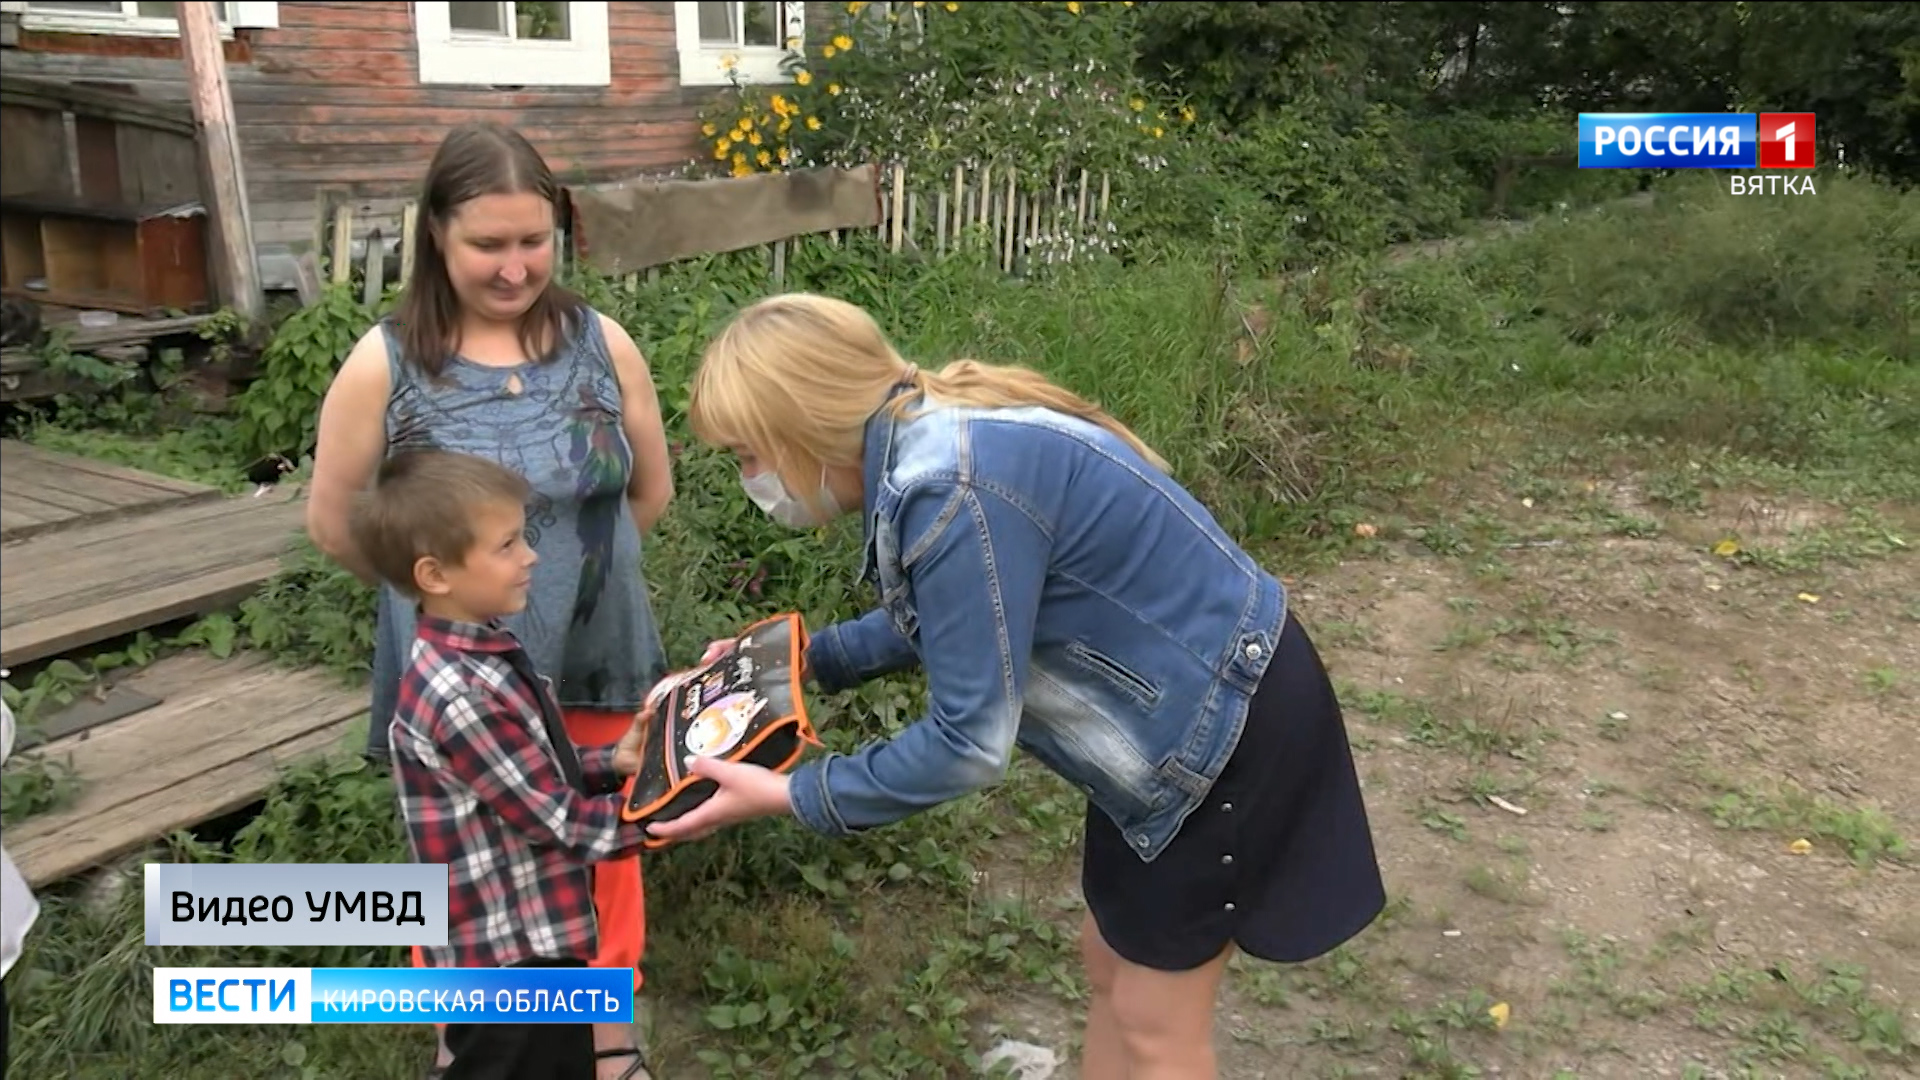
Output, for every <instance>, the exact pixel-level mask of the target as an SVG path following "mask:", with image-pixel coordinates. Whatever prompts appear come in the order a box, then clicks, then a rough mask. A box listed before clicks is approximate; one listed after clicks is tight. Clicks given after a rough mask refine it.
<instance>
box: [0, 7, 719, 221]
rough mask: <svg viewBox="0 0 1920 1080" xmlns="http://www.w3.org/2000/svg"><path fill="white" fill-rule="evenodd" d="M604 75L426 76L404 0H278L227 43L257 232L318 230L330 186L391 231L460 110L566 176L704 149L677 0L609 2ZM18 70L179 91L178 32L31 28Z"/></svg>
mask: <svg viewBox="0 0 1920 1080" xmlns="http://www.w3.org/2000/svg"><path fill="white" fill-rule="evenodd" d="M608 33H609V38H610V42H611V51H612V67H613V83H612V85H611V86H609V87H531V88H527V89H524V90H495V89H490V88H485V87H458V86H422V85H420V80H419V71H420V61H419V51H418V46H417V43H416V41H415V37H414V31H413V5H412V4H411V3H406V2H374V3H323V2H297V0H283V2H282V3H281V4H280V26H279V27H278V28H277V29H243V30H241V31H239V33H238V35H237V37H238V39H237V40H235V41H233V42H230V43H228V44H227V47H226V55H227V63H228V78H229V80H230V82H231V84H232V88H233V99H234V111H235V113H236V115H237V117H238V120H239V125H240V140H241V151H242V154H243V155H244V162H245V168H246V171H247V190H248V194H249V197H250V199H251V203H252V212H253V223H254V233H255V240H256V242H257V243H259V244H260V245H262V246H267V245H277V244H286V245H288V246H290V247H293V248H295V249H304V248H307V247H309V246H311V244H312V243H313V237H314V235H315V224H316V220H317V211H318V210H319V209H320V207H321V206H322V205H323V204H324V202H325V201H326V200H328V199H334V200H345V201H349V202H352V203H353V204H355V223H356V228H355V232H356V234H363V233H364V232H365V231H366V230H367V229H370V228H380V229H381V230H382V231H383V233H384V235H386V236H388V237H392V236H393V235H394V230H395V228H396V227H397V225H398V222H399V207H400V205H401V204H402V203H403V202H405V201H406V200H407V199H408V198H410V197H412V196H413V195H414V194H415V191H416V188H417V187H418V185H419V183H420V179H421V176H422V174H423V173H424V172H425V170H426V165H427V162H428V160H429V159H430V158H431V157H432V154H433V150H434V147H435V145H436V144H437V143H438V142H439V140H440V138H441V136H442V135H443V134H444V133H445V131H446V129H447V128H448V127H449V126H451V125H453V124H456V123H459V122H462V121H466V120H473V119H481V118H490V119H495V120H499V121H501V122H503V123H508V124H512V125H514V126H515V127H517V128H519V129H520V130H521V131H523V132H525V133H526V135H527V137H528V138H530V139H532V140H533V142H534V144H535V145H536V146H538V147H539V148H540V149H541V151H542V152H543V153H545V154H546V156H547V160H548V162H549V164H551V165H552V166H553V167H554V169H555V171H556V172H558V173H559V174H560V176H561V179H562V181H563V182H567V183H583V182H589V181H600V180H610V179H615V178H619V177H624V176H635V175H641V174H644V173H649V172H654V171H657V170H663V169H669V168H673V167H675V166H677V165H679V164H681V163H683V162H685V161H688V160H689V159H691V158H693V157H695V156H696V155H697V154H698V153H699V152H700V147H699V144H698V135H699V131H698V125H697V122H696V121H695V115H696V113H697V111H698V108H699V103H700V102H701V101H703V100H705V99H706V97H707V96H708V95H710V94H712V93H713V92H714V91H713V90H712V89H711V88H704V87H688V88H683V87H682V86H681V85H680V78H679V59H678V55H677V52H676V49H675V43H674V27H673V5H672V4H671V3H666V2H651V3H615V4H610V5H609V26H608ZM4 62H5V63H6V64H7V66H8V69H9V71H14V72H19V73H21V74H30V75H40V76H46V77H57V78H62V79H68V80H73V81H76V82H82V83H89V84H96V85H107V86H116V87H124V88H130V89H133V90H135V91H137V92H139V93H140V94H142V95H143V96H147V97H151V98H155V99H158V100H163V101H185V100H186V98H187V90H186V75H185V69H184V66H183V65H182V63H181V61H180V59H179V43H178V41H177V40H175V39H171V38H144V39H143V38H128V37H112V36H107V35H83V34H49V33H38V32H33V31H23V32H22V33H21V34H20V42H19V47H18V48H15V49H9V50H7V53H6V57H5V61H4Z"/></svg>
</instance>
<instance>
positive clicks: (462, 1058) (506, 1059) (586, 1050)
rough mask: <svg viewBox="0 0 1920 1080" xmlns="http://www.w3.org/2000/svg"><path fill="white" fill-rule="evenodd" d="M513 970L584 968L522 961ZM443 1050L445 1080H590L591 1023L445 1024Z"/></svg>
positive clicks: (576, 963) (578, 964)
mask: <svg viewBox="0 0 1920 1080" xmlns="http://www.w3.org/2000/svg"><path fill="white" fill-rule="evenodd" d="M514 966H515V967H585V966H586V964H585V962H584V961H580V960H527V961H524V962H522V963H519V964H515V965H514ZM447 1050H448V1051H449V1052H451V1053H452V1054H453V1063H452V1064H450V1065H448V1066H447V1071H446V1073H445V1074H444V1075H445V1078H446V1080H594V1063H593V1025H592V1024H586V1023H579V1024H448V1025H447ZM0 1080H4V1078H0Z"/></svg>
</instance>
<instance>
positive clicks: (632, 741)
mask: <svg viewBox="0 0 1920 1080" xmlns="http://www.w3.org/2000/svg"><path fill="white" fill-rule="evenodd" d="M653 702H654V699H653V698H651V697H649V698H648V699H647V703H646V704H645V705H644V706H642V707H641V709H640V711H639V712H637V713H634V714H633V726H632V727H629V728H628V729H627V733H626V734H625V735H622V736H620V744H619V745H618V746H615V747H614V748H613V771H614V772H617V773H619V774H620V775H621V776H632V775H633V774H634V773H637V772H639V771H640V761H641V759H640V751H641V749H642V748H643V747H645V746H646V731H647V725H648V724H651V723H653Z"/></svg>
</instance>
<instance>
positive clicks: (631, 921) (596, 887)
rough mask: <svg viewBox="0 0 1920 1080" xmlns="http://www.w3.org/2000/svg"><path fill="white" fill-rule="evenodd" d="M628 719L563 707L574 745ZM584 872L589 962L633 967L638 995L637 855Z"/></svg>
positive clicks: (642, 902)
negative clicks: (594, 930) (595, 944)
mask: <svg viewBox="0 0 1920 1080" xmlns="http://www.w3.org/2000/svg"><path fill="white" fill-rule="evenodd" d="M632 723H633V716H632V715H631V714H630V713H624V712H602V711H597V710H593V709H568V710H566V725H567V735H568V736H570V737H571V738H572V739H573V741H574V743H575V744H576V745H579V746H607V745H610V744H612V743H616V742H619V741H620V736H622V735H625V734H626V733H627V728H628V727H629V726H631V725H632ZM588 872H589V873H591V874H592V875H593V908H594V913H595V914H596V915H598V916H599V920H600V951H599V953H598V955H596V956H595V957H594V958H593V966H594V967H630V968H632V969H633V991H634V993H636V994H638V993H639V992H640V984H641V982H642V981H643V979H642V977H641V974H640V957H641V955H642V954H643V953H645V952H646V946H647V904H646V897H645V895H644V893H643V890H642V889H641V884H640V857H639V856H638V855H633V856H629V857H627V858H624V859H619V860H616V861H614V862H603V863H596V864H594V865H593V866H592V867H590V868H589V871H588ZM423 959H424V957H423V955H422V954H421V952H420V948H419V946H415V947H414V949H413V966H414V967H425V966H426V965H425V964H424V963H422V960H423ZM435 1026H436V1027H443V1026H444V1025H435Z"/></svg>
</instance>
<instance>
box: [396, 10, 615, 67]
mask: <svg viewBox="0 0 1920 1080" xmlns="http://www.w3.org/2000/svg"><path fill="white" fill-rule="evenodd" d="M413 9H414V33H415V35H416V36H417V37H418V38H419V42H420V81H421V82H422V83H426V84H429V85H442V86H607V85H609V84H611V83H612V82H613V56H612V51H611V48H610V46H609V43H608V38H607V5H606V4H604V3H598V4H576V3H556V2H553V0H545V2H534V0H519V2H518V3H461V2H454V3H444V2H443V3H419V4H415V5H413Z"/></svg>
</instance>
